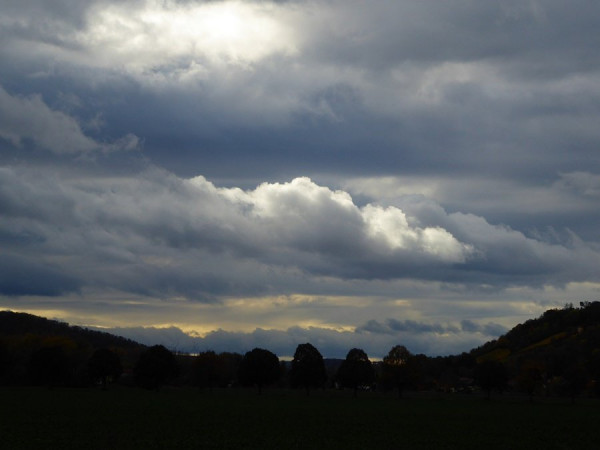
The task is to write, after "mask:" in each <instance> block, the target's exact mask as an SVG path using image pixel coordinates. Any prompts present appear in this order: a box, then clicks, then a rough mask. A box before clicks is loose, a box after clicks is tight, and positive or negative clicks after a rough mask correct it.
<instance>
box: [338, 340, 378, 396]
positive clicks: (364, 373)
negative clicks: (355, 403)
mask: <svg viewBox="0 0 600 450" xmlns="http://www.w3.org/2000/svg"><path fill="white" fill-rule="evenodd" d="M336 380H337V381H338V383H340V385H341V386H342V387H347V388H352V389H353V390H354V395H355V396H356V391H357V390H358V388H359V387H361V386H370V385H371V384H372V383H373V381H375V370H374V369H373V364H371V361H370V360H369V357H368V356H367V354H366V353H365V351H364V350H362V349H359V348H353V349H352V350H350V351H349V352H348V354H347V355H346V359H345V360H344V361H343V362H342V364H341V365H340V368H339V369H338V371H337V375H336Z"/></svg>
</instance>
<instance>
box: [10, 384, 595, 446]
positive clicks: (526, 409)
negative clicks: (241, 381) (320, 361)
mask: <svg viewBox="0 0 600 450" xmlns="http://www.w3.org/2000/svg"><path fill="white" fill-rule="evenodd" d="M0 402H1V403H0V404H1V406H0V408H1V410H0V420H1V422H0V447H1V448H6V449H23V448H26V449H69V448H71V449H129V448H143V449H171V448H172V449H188V448H222V449H227V448H233V449H237V448H243V449H268V448H277V449H293V448H299V449H311V448H323V449H335V448H344V449H370V448H374V449H402V448H408V449H413V448H414V449H444V448H448V449H471V448H481V449H519V448H527V449H538V448H539V449H594V448H600V426H599V420H598V419H600V409H599V408H600V403H598V402H597V401H591V400H579V401H578V402H576V403H575V404H571V403H570V402H569V401H568V400H538V401H537V402H534V403H533V404H530V403H529V402H528V401H527V400H525V399H509V398H498V399H495V400H492V401H484V400H483V399H481V398H479V397H434V398H406V399H398V398H396V397H395V396H393V395H389V396H386V395H383V394H378V393H360V394H359V396H358V398H352V396H351V393H350V392H339V391H321V392H316V393H313V394H312V395H311V396H310V397H306V396H305V395H304V394H303V393H302V392H297V391H286V390H280V391H269V390H267V391H266V392H265V393H264V394H263V395H262V396H258V395H257V394H256V392H255V391H252V390H249V391H246V390H235V389H234V390H224V391H219V390H216V391H214V392H212V393H211V392H208V391H205V392H202V391H197V390H193V389H163V390H161V391H160V392H149V391H144V390H140V389H134V388H114V389H112V390H109V391H101V390H90V389H55V390H48V389H43V388H12V389H8V388H2V389H0Z"/></svg>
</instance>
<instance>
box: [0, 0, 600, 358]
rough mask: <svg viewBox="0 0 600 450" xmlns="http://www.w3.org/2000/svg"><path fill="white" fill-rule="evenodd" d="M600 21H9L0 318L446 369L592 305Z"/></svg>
mask: <svg viewBox="0 0 600 450" xmlns="http://www.w3.org/2000/svg"><path fill="white" fill-rule="evenodd" d="M598 14H600V5H596V4H594V3H592V2H589V1H585V0H576V1H574V2H570V3H568V4H565V3H564V2H559V1H553V0H548V1H536V0H531V1H526V2H523V1H516V0H515V1H512V0H511V1H505V2H502V3H501V4H493V3H491V2H488V3H484V2H480V3H475V2H471V1H464V0H452V1H433V2H412V1H385V0H381V1H375V2H371V3H369V4H366V3H364V2H359V1H343V2H342V1H338V0H335V1H329V2H314V1H303V0H298V1H283V2H280V1H258V0H256V1H252V0H248V1H241V0H231V1H193V0H186V1H178V0H169V1H156V0H131V1H120V2H116V1H112V0H90V1H86V2H79V1H78V2H76V1H72V0H61V1H56V2H52V3H51V4H50V3H48V2H45V1H42V0H32V1H28V2H21V1H19V2H18V1H5V2H4V3H3V6H2V15H1V17H0V61H2V62H1V63H0V242H1V243H2V252H1V253H0V267H2V268H3V270H2V274H1V275H0V302H1V303H0V305H2V306H4V307H6V308H12V309H19V310H27V311H40V312H44V311H49V312H51V314H54V315H55V316H57V317H62V318H71V319H75V320H76V321H77V322H78V323H83V324H86V323H87V324H90V325H97V326H102V327H117V326H118V327H122V328H127V327H128V328H132V327H133V328H135V327H152V326H154V327H159V328H160V329H163V328H165V327H166V328H169V327H175V329H177V330H183V331H184V332H186V333H188V332H189V333H192V332H193V331H194V330H196V331H198V332H200V331H201V332H202V335H203V336H204V337H203V339H205V341H202V342H204V343H213V342H214V346H215V348H224V347H219V345H220V344H219V345H218V343H219V342H221V341H219V339H221V338H223V339H224V340H223V341H222V342H225V341H227V339H229V341H227V342H229V343H230V347H231V348H233V347H235V348H237V347H239V346H240V345H241V344H240V342H250V341H252V342H257V343H260V342H263V341H260V339H258V338H257V336H258V335H259V334H260V333H258V332H257V331H256V330H260V329H262V330H266V331H265V333H266V334H267V335H269V336H271V337H272V338H273V339H275V337H274V336H277V339H280V340H281V342H284V341H285V342H287V344H285V345H284V344H283V343H282V344H281V351H282V352H283V351H288V350H287V349H288V348H289V346H290V345H291V344H290V342H291V341H286V339H288V338H287V337H286V336H288V337H289V336H292V335H294V333H296V334H298V333H300V334H299V335H298V336H297V338H298V339H300V335H301V337H302V339H305V340H308V338H309V337H310V336H313V338H312V339H320V338H319V336H321V334H323V336H324V335H328V336H329V335H330V336H331V339H332V340H333V341H335V342H338V343H339V346H338V347H336V349H337V350H334V347H331V351H332V352H334V351H335V352H337V351H338V350H339V351H340V354H341V353H345V352H342V351H341V347H342V346H343V345H346V344H348V345H350V344H352V346H361V345H362V346H364V347H369V348H373V349H374V348H375V347H376V345H375V344H374V342H378V343H380V344H381V346H387V345H388V344H391V340H393V339H396V340H402V341H403V342H410V343H411V345H414V347H415V348H417V349H421V350H420V351H427V352H430V353H436V354H440V353H444V352H445V351H446V352H447V351H454V350H457V349H459V348H461V345H462V346H463V347H464V346H468V345H475V344H477V343H481V342H482V341H484V340H485V339H488V338H491V337H494V336H497V335H499V334H500V333H502V332H503V331H505V330H506V329H508V328H509V327H510V326H512V325H514V324H515V323H516V322H517V321H518V320H521V319H522V318H529V317H530V316H531V315H532V314H535V313H538V312H540V311H541V310H543V308H546V307H551V306H558V305H561V304H563V303H565V302H568V301H572V300H573V299H572V298H570V297H571V296H577V297H578V298H577V299H576V300H577V301H578V300H581V299H582V297H583V299H584V300H594V299H597V297H598V292H600V272H599V271H598V269H597V268H598V267H599V263H600V237H599V235H598V227H597V224H598V221H599V220H600V209H599V208H598V201H599V199H600V159H599V158H598V151H599V150H598V145H599V143H600V121H599V117H600V114H599V113H600V94H599V93H600V81H599V80H600V59H598V57H597V56H598V50H597V49H598V48H599V45H600V32H598V27H597V24H596V23H595V18H596V17H598ZM44 305H46V306H44ZM132 305H136V306H135V308H134V309H135V314H134V313H133V309H132V308H133V306H132ZM109 310H113V311H120V312H121V313H122V314H123V316H122V319H121V318H119V317H116V316H117V314H115V315H114V317H112V318H111V317H110V315H109V314H108V313H107V311H109ZM167 317H168V320H167V319H166V318H167ZM192 317H194V318H193V319H192ZM125 318H126V319H125ZM126 321H129V322H126ZM294 327H297V328H294ZM309 330H311V331H310V333H309ZM318 330H320V331H318ZM183 331H182V332H183ZM211 333H216V334H211ZM302 333H305V334H302ZM307 333H308V334H307ZM320 333H321V334H320ZM328 333H330V334H328ZM261 336H262V335H261ZM234 337H235V339H234ZM217 338H219V339H217ZM206 339H209V340H206ZM210 339H214V340H212V341H211V340H210ZM236 339H237V340H236ZM293 340H294V339H292V341H293ZM194 342H195V343H194V345H199V344H198V342H199V341H194ZM264 342H267V340H265V341H264ZM273 342H275V341H273ZM294 342H295V341H294ZM323 342H324V341H323ZM444 342H446V343H447V344H444ZM190 345H192V344H190ZM286 345H287V346H286ZM332 345H333V344H332ZM336 345H337V344H336ZM444 345H446V347H444ZM444 348H445V349H446V350H444ZM464 349H466V348H464ZM381 351H383V350H381ZM336 354H337V353H336Z"/></svg>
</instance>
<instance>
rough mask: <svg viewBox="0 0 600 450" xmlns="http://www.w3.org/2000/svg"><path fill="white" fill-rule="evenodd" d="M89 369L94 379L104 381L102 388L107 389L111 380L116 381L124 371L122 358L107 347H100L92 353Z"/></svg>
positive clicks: (89, 373) (88, 364)
mask: <svg viewBox="0 0 600 450" xmlns="http://www.w3.org/2000/svg"><path fill="white" fill-rule="evenodd" d="M87 370H88V375H89V376H90V377H91V378H92V380H94V381H100V382H101V383H102V389H106V388H107V387H108V383H109V382H113V381H116V380H117V379H118V378H119V377H120V376H121V374H122V373H123V367H122V366H121V358H119V355H117V354H116V353H115V352H113V351H112V350H109V349H107V348H101V349H98V350H96V351H95V352H94V353H93V354H92V356H91V357H90V359H89V360H88V363H87Z"/></svg>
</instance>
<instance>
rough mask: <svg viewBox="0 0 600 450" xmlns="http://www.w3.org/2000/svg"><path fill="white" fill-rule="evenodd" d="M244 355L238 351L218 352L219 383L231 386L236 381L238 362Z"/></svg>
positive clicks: (223, 385) (240, 361)
mask: <svg viewBox="0 0 600 450" xmlns="http://www.w3.org/2000/svg"><path fill="white" fill-rule="evenodd" d="M243 358H244V357H243V356H242V355H240V354H239V353H231V352H222V353H219V381H218V382H219V385H220V386H222V387H227V386H233V385H234V384H235V383H236V382H237V377H238V372H239V369H240V364H241V363H242V359H243Z"/></svg>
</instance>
